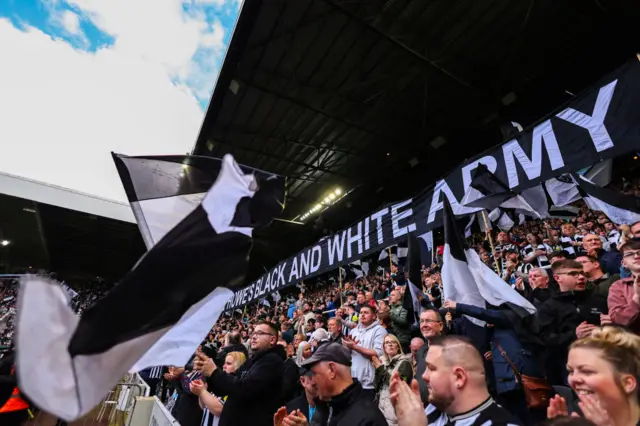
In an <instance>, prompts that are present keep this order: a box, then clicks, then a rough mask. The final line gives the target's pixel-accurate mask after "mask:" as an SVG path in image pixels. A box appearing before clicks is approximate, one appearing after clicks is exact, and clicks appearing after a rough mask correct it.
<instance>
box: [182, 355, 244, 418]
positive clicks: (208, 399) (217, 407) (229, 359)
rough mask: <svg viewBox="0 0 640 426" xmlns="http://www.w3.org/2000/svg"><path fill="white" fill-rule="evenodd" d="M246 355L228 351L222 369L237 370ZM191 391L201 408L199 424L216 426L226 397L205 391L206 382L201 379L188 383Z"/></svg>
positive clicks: (235, 371)
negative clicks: (196, 397) (200, 421)
mask: <svg viewBox="0 0 640 426" xmlns="http://www.w3.org/2000/svg"><path fill="white" fill-rule="evenodd" d="M246 360H247V357H246V356H245V354H243V353H242V352H230V353H228V354H227V356H226V358H225V359H224V365H223V366H222V369H223V370H224V372H225V373H227V374H235V373H237V372H238V370H239V369H240V367H241V366H242V364H244V363H245V361H246ZM189 389H190V390H191V393H192V394H194V395H197V396H198V402H199V404H200V408H202V410H203V413H202V423H201V426H217V425H218V422H219V421H220V415H221V414H222V409H223V408H224V403H225V401H226V400H227V397H226V396H224V397H220V396H216V395H214V394H212V393H210V392H209V391H207V383H206V382H205V381H203V380H201V379H198V380H194V381H192V382H191V384H190V385H189Z"/></svg>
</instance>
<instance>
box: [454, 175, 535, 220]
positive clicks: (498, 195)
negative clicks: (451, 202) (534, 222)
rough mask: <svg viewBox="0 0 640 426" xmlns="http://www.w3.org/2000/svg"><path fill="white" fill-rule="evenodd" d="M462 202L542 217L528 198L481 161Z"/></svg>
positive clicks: (468, 204) (482, 207) (488, 208)
mask: <svg viewBox="0 0 640 426" xmlns="http://www.w3.org/2000/svg"><path fill="white" fill-rule="evenodd" d="M461 204H462V205H464V206H466V207H473V208H480V209H484V210H488V211H493V210H495V209H496V208H498V207H502V208H508V209H515V210H516V211H517V212H518V213H523V214H529V215H533V216H535V217H538V218H539V217H542V215H541V214H540V213H539V211H538V210H537V209H535V208H533V207H532V206H531V205H530V204H529V203H528V202H527V200H526V199H525V198H524V197H523V196H521V195H519V194H517V193H515V192H513V191H512V190H510V189H509V188H508V187H507V186H506V185H505V184H504V183H502V182H500V180H499V179H498V178H497V177H496V176H495V175H494V174H493V173H491V172H490V171H489V169H488V168H487V166H485V165H484V164H482V163H480V164H478V167H477V168H476V169H475V171H474V174H473V178H472V179H471V184H470V185H469V188H468V189H467V191H466V192H465V194H464V197H463V198H462V201H461Z"/></svg>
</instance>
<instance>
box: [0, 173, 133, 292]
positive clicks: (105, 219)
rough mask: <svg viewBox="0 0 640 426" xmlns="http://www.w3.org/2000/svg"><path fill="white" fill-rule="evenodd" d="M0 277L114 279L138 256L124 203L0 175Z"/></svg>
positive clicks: (126, 207)
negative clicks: (37, 274)
mask: <svg viewBox="0 0 640 426" xmlns="http://www.w3.org/2000/svg"><path fill="white" fill-rule="evenodd" d="M0 194H2V195H0V240H2V241H7V242H8V244H7V245H6V246H5V245H2V244H1V243H0V273H23V272H27V271H34V272H36V271H38V270H39V269H43V270H46V271H54V272H56V273H57V274H58V275H59V276H60V277H61V278H62V279H65V280H74V279H77V280H82V281H86V280H88V279H97V278H103V279H107V280H111V281H115V280H119V279H120V278H122V276H123V275H124V274H125V273H126V272H127V271H128V270H129V269H130V268H131V267H132V266H133V264H134V262H135V261H136V260H137V259H138V258H139V257H140V256H141V255H142V253H144V251H145V247H144V244H143V242H142V237H141V236H140V232H139V231H138V226H137V225H136V224H135V220H134V218H133V213H132V212H131V208H130V207H129V205H128V204H124V203H117V202H114V201H110V200H104V199H101V198H97V197H94V196H91V195H87V194H82V193H78V192H75V191H71V190H68V189H64V188H59V187H56V186H51V185H47V184H44V183H41V182H36V181H32V180H28V179H25V178H21V177H18V176H12V175H9V174H4V173H0Z"/></svg>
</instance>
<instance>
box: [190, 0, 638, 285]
mask: <svg viewBox="0 0 640 426" xmlns="http://www.w3.org/2000/svg"><path fill="white" fill-rule="evenodd" d="M623 4H624V6H622V5H623ZM639 17H640V5H637V4H635V3H632V2H617V1H604V0H600V1H587V2H584V1H577V0H570V1H566V2H557V1H553V0H538V1H533V0H532V1H522V2H513V1H508V0H498V1H489V0H486V1H485V0H483V1H462V0H456V1H450V0H428V1H426V0H387V1H375V0H360V1H357V0H354V1H339V0H297V1H285V0H278V1H275V0H274V1H260V0H246V1H245V2H244V5H243V7H242V11H241V14H240V17H239V20H238V22H237V26H236V29H235V32H234V35H233V37H232V40H231V44H230V46H229V50H228V52H227V56H226V59H225V61H224V64H223V67H222V71H221V74H220V76H219V78H218V82H217V84H216V87H215V90H214V93H213V96H212V100H211V104H210V106H209V109H208V111H207V115H206V117H205V120H204V123H203V127H202V131H201V133H200V136H199V138H198V141H197V143H196V146H195V148H194V153H196V154H199V155H211V156H216V157H221V156H222V155H224V154H225V153H232V154H233V155H234V156H235V158H236V160H237V161H238V162H239V163H242V164H246V165H248V166H252V167H256V168H260V169H263V170H268V171H270V172H274V173H278V174H281V175H286V176H289V177H290V180H289V188H288V191H289V193H288V198H287V206H286V209H285V211H284V214H283V218H285V219H298V218H299V217H300V215H302V214H304V213H305V212H307V211H309V209H310V208H312V207H313V206H314V205H315V204H316V203H317V202H318V201H320V200H322V199H323V198H324V197H325V196H326V194H328V193H329V192H330V191H332V190H334V189H335V188H337V187H339V188H342V189H343V190H345V191H350V193H349V194H348V195H347V196H346V197H345V198H344V199H343V200H342V201H341V202H339V203H338V204H337V205H334V206H332V207H330V208H329V209H327V210H326V211H325V212H324V213H322V214H321V216H320V217H321V220H320V221H318V222H316V219H317V218H318V214H314V215H311V216H310V217H309V218H308V219H307V220H306V221H305V222H306V223H307V225H305V226H304V227H303V226H296V225H290V224H285V223H276V224H274V225H273V226H271V227H270V228H269V229H268V230H266V231H264V232H262V233H258V234H257V235H256V250H255V252H254V258H253V259H254V268H253V274H254V275H256V274H259V273H261V272H263V271H264V270H263V267H265V266H270V265H272V264H274V263H275V262H276V261H278V260H280V259H282V258H284V257H286V256H288V255H291V254H292V253H293V252H295V251H296V250H298V249H300V248H301V247H302V246H304V245H307V244H310V243H312V242H313V241H314V240H317V239H318V237H319V236H321V235H322V234H323V233H327V232H330V231H332V230H337V229H340V228H343V227H345V226H346V225H348V224H350V223H352V222H354V221H355V220H357V219H359V218H361V217H363V216H364V215H366V214H367V213H369V212H370V211H372V210H373V209H374V208H375V207H377V206H379V205H381V204H383V203H385V202H389V201H393V200H399V199H402V198H403V197H406V196H409V195H411V194H414V193H416V192H418V191H420V190H422V189H424V188H425V187H428V186H430V185H431V184H432V183H433V182H434V181H435V180H436V179H437V178H438V177H440V176H442V175H444V174H445V173H447V172H448V171H449V170H450V169H451V168H453V167H454V166H456V165H457V164H459V163H460V162H462V161H463V160H464V159H465V158H469V157H471V156H473V155H474V154H478V153H479V152H481V151H483V150H484V149H487V148H489V147H491V146H493V145H496V144H498V143H500V142H502V141H503V137H502V135H501V133H500V131H499V128H500V125H502V124H503V123H505V122H509V121H516V122H519V123H521V124H522V125H523V126H525V127H526V126H527V125H529V124H530V123H532V122H534V121H535V120H538V119H540V118H541V117H542V116H543V115H544V114H546V113H548V112H549V111H552V110H553V109H555V108H556V107H557V106H558V105H559V104H562V103H564V102H566V101H568V100H570V99H571V98H572V97H573V96H574V95H575V94H577V93H578V92H580V91H581V90H582V89H583V88H585V87H586V86H588V85H589V84H590V83H592V82H593V81H595V80H596V79H597V78H598V77H600V76H601V75H603V74H604V73H605V72H607V71H610V70H612V69H614V68H615V67H617V66H618V65H620V64H621V63H623V62H624V61H626V60H628V59H629V58H630V57H632V55H634V54H635V52H636V50H637V47H638V43H637V42H638V36H637V34H636V33H635V31H634V28H635V25H636V23H637V22H638V18H639ZM309 224H313V226H311V225H309Z"/></svg>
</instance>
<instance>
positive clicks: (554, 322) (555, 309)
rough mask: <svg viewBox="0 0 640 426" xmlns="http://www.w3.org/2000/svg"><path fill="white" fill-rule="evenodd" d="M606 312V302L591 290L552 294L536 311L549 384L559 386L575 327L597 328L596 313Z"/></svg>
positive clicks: (573, 338) (598, 320)
mask: <svg viewBox="0 0 640 426" xmlns="http://www.w3.org/2000/svg"><path fill="white" fill-rule="evenodd" d="M606 313H608V308H607V299H606V298H605V297H603V296H601V295H598V294H594V293H593V292H592V291H589V290H584V291H576V292H573V291H567V292H561V293H557V294H554V295H553V296H552V297H551V298H550V299H549V300H547V301H546V302H544V303H543V304H541V305H540V307H539V308H538V313H537V316H538V323H539V324H540V338H541V339H542V341H543V342H544V343H545V344H546V346H547V354H548V357H547V367H548V368H547V370H548V371H547V373H548V374H549V375H550V376H551V378H550V379H551V383H552V384H557V385H562V384H564V383H562V382H563V381H564V379H561V378H562V377H564V376H565V371H566V367H565V364H566V362H567V356H568V355H569V346H570V345H571V343H573V341H574V340H576V338H577V337H576V328H577V327H578V325H580V323H582V322H583V321H586V322H587V323H589V324H593V325H598V326H599V325H600V314H606Z"/></svg>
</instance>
